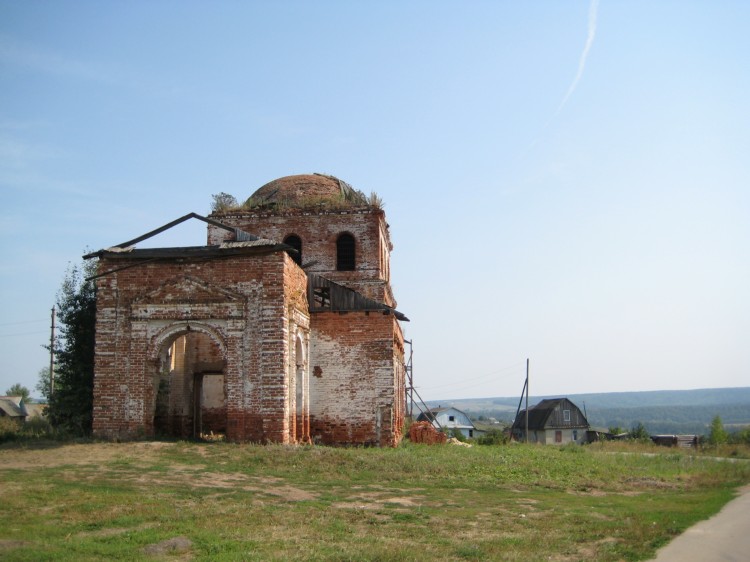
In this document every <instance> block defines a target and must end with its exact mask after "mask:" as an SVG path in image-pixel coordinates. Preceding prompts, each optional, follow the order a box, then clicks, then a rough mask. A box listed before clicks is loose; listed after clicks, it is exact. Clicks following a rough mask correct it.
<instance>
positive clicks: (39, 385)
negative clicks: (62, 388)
mask: <svg viewBox="0 0 750 562" xmlns="http://www.w3.org/2000/svg"><path fill="white" fill-rule="evenodd" d="M36 376H37V382H36V386H35V387H34V390H38V391H39V393H40V394H41V395H42V396H44V397H45V398H46V399H47V400H49V388H50V384H49V383H50V381H49V367H42V368H41V369H39V372H38V373H37V375H36Z"/></svg>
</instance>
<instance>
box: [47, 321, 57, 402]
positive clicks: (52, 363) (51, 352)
mask: <svg viewBox="0 0 750 562" xmlns="http://www.w3.org/2000/svg"><path fill="white" fill-rule="evenodd" d="M54 391H55V307H54V306H53V307H52V325H51V326H50V334H49V396H48V397H47V400H48V401H49V399H50V398H52V393H53V392H54Z"/></svg>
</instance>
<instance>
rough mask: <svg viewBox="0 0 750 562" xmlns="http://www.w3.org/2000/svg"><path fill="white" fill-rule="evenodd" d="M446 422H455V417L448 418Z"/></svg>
mask: <svg viewBox="0 0 750 562" xmlns="http://www.w3.org/2000/svg"><path fill="white" fill-rule="evenodd" d="M448 421H452V422H454V421H456V416H448Z"/></svg>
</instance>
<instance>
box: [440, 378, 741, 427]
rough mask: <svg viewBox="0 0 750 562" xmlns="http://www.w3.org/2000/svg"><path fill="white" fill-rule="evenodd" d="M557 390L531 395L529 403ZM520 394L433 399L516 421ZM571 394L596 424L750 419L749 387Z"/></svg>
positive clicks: (699, 423) (734, 423) (655, 424)
mask: <svg viewBox="0 0 750 562" xmlns="http://www.w3.org/2000/svg"><path fill="white" fill-rule="evenodd" d="M559 396H562V395H557V396H533V395H532V396H530V397H529V404H536V403H537V402H539V401H540V400H542V399H544V398H557V397H559ZM519 398H520V397H496V398H467V399H458V400H450V399H449V400H433V401H429V402H428V405H429V406H430V407H435V406H454V407H456V408H458V409H460V410H463V411H464V412H466V413H468V414H469V415H471V416H472V417H473V418H479V416H482V417H484V418H488V417H494V418H496V419H498V420H499V421H501V422H511V421H513V418H514V416H515V414H516V408H517V407H518V403H519ZM567 398H569V399H570V400H572V401H573V402H575V403H576V404H577V405H578V406H579V407H580V408H581V409H583V410H585V412H586V416H587V417H588V420H589V423H591V425H593V426H596V427H612V426H618V427H622V428H626V429H627V428H630V427H632V426H633V425H635V424H637V423H642V424H643V425H644V426H645V427H646V430H647V431H649V432H650V433H652V434H655V433H697V434H702V433H706V432H707V431H708V426H709V425H710V423H711V420H712V419H713V417H714V416H716V415H719V416H721V419H722V421H723V422H724V424H725V426H726V427H727V429H729V430H731V429H733V428H736V427H742V426H746V425H750V387H741V388H704V389H697V390H658V391H648V392H608V393H599V394H593V393H592V394H569V395H567Z"/></svg>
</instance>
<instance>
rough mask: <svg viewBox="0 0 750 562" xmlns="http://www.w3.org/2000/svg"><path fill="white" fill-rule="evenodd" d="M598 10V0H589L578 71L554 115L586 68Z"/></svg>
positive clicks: (561, 106) (572, 90)
mask: <svg viewBox="0 0 750 562" xmlns="http://www.w3.org/2000/svg"><path fill="white" fill-rule="evenodd" d="M598 10H599V0H591V4H590V5H589V34H588V37H586V46H585V47H584V48H583V52H582V53H581V58H580V60H579V61H578V72H577V73H576V77H575V78H574V79H573V83H572V84H571V85H570V88H568V93H567V94H565V97H564V98H563V100H562V102H560V106H559V107H558V108H557V111H556V112H555V115H557V114H558V113H560V110H561V109H562V108H563V106H564V105H565V103H566V102H567V101H568V98H569V97H570V96H571V95H572V94H573V92H574V91H575V89H576V86H578V82H579V81H580V80H581V76H583V69H584V68H586V59H587V58H588V56H589V51H590V50H591V45H592V44H593V43H594V36H595V35H596V14H597V11H598Z"/></svg>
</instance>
